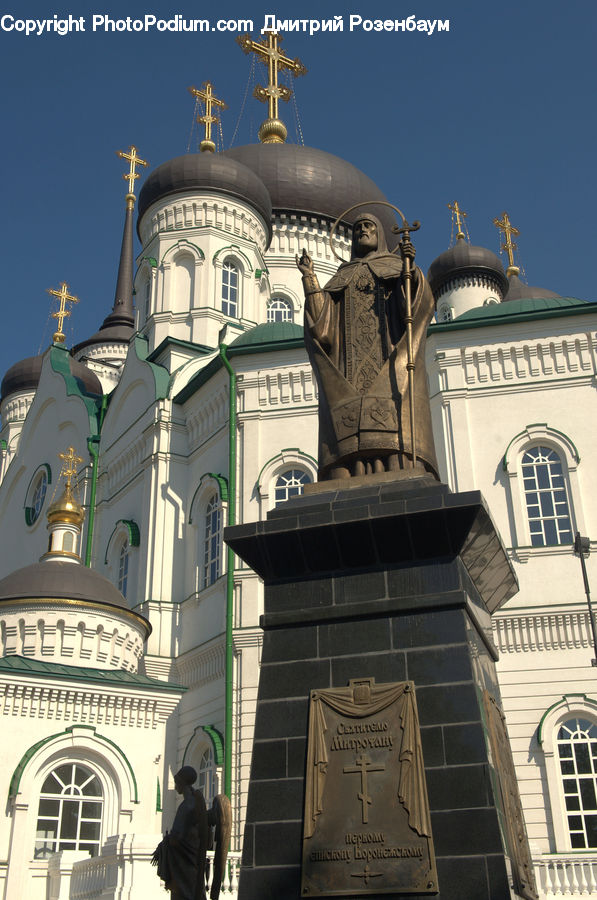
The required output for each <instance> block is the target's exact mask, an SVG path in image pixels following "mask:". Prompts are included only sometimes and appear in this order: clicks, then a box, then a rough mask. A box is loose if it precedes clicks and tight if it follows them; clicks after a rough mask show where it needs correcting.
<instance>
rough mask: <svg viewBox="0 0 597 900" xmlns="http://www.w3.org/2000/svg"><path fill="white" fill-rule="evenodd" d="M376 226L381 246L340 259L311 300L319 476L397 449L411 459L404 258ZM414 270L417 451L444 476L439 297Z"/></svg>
mask: <svg viewBox="0 0 597 900" xmlns="http://www.w3.org/2000/svg"><path fill="white" fill-rule="evenodd" d="M367 218H368V219H371V220H373V221H376V220H375V217H373V216H367ZM376 224H377V227H378V250H377V251H374V252H372V253H369V254H368V255H367V256H365V257H363V258H353V259H351V261H350V262H347V263H344V264H343V265H341V266H340V267H339V269H338V271H337V272H336V274H335V275H334V276H333V278H332V279H331V280H330V281H329V282H328V283H327V284H326V285H325V288H324V289H323V290H320V291H317V292H315V293H311V294H308V295H307V296H306V300H305V343H306V346H307V350H308V352H309V357H310V359H311V363H312V365H313V367H314V371H315V375H316V378H317V382H318V387H319V477H320V480H322V479H325V478H326V477H330V476H329V470H330V469H333V468H335V467H338V466H349V465H351V464H352V462H354V460H356V459H363V460H365V459H372V458H375V457H378V458H382V459H384V458H386V457H388V456H389V455H391V454H394V453H398V454H399V456H400V457H401V467H404V468H406V467H408V466H409V464H410V463H409V459H412V438H411V426H410V415H409V385H408V370H407V367H406V363H407V348H406V330H405V324H404V317H405V297H404V292H403V287H402V280H401V273H402V260H401V259H400V258H399V257H397V256H395V255H393V254H391V253H388V252H387V250H386V247H385V238H384V237H383V231H382V226H381V223H377V221H376ZM412 276H413V277H412V281H411V285H412V313H413V359H414V361H415V375H414V384H415V413H416V457H417V460H419V461H420V462H421V463H422V464H423V465H424V467H425V469H427V471H430V472H432V473H433V474H434V475H435V476H436V477H438V476H437V461H436V458H435V449H434V444H433V434H432V430H431V413H430V409H429V392H428V388H427V374H426V370H425V337H426V333H427V326H428V324H429V321H430V319H431V317H432V315H433V310H434V302H433V296H432V294H431V290H430V288H429V285H428V284H427V281H426V280H425V277H424V276H423V273H422V272H421V270H420V269H418V268H414V269H413V273H412ZM407 457H408V459H407Z"/></svg>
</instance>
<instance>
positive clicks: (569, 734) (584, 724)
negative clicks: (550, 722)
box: [557, 718, 597, 850]
mask: <svg viewBox="0 0 597 900" xmlns="http://www.w3.org/2000/svg"><path fill="white" fill-rule="evenodd" d="M557 747H558V756H559V762H560V772H561V777H562V784H563V788H564V799H565V802H566V816H567V821H568V830H569V832H570V844H571V846H572V849H573V850H586V849H589V848H592V847H597V725H595V724H594V723H593V722H590V721H589V720H588V719H582V718H574V719H567V720H566V721H565V722H562V724H561V726H560V728H559V731H558V736H557Z"/></svg>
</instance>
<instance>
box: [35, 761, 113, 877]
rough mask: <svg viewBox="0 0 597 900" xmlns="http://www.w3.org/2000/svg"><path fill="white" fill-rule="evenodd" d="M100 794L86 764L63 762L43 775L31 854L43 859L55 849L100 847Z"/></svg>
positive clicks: (93, 852)
mask: <svg viewBox="0 0 597 900" xmlns="http://www.w3.org/2000/svg"><path fill="white" fill-rule="evenodd" d="M103 809H104V798H103V793H102V786H101V784H100V781H99V778H98V777H97V775H95V774H94V773H93V772H92V771H91V769H88V768H87V766H82V765H80V763H65V764H63V765H60V766H57V768H55V769H54V770H53V771H52V772H50V774H49V775H48V776H47V778H46V779H45V781H44V783H43V785H42V789H41V794H40V798H39V808H38V813H37V829H36V838H35V852H34V855H35V858H36V859H47V858H48V857H49V856H50V855H51V854H52V853H56V852H57V851H58V850H83V851H84V850H87V851H88V852H89V853H91V854H92V856H95V855H96V854H97V853H98V851H99V847H100V838H101V828H102V814H103Z"/></svg>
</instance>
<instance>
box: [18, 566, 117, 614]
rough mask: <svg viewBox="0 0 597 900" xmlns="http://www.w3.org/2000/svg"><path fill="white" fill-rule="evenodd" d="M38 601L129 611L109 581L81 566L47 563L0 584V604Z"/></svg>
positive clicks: (32, 567) (33, 567)
mask: <svg viewBox="0 0 597 900" xmlns="http://www.w3.org/2000/svg"><path fill="white" fill-rule="evenodd" d="M41 599H53V600H82V601H85V602H88V603H108V604H109V605H110V606H117V607H119V608H120V609H128V604H127V602H126V600H125V598H124V597H123V596H122V594H121V593H120V591H119V590H118V588H116V587H115V586H114V585H113V584H112V582H111V581H108V579H107V578H105V577H104V576H103V575H100V574H99V572H96V571H95V570H94V569H89V568H88V567H87V566H84V565H82V564H81V563H74V562H66V561H63V560H58V559H52V560H46V561H44V562H38V563H34V564H33V565H31V566H25V567H24V568H22V569H17V570H16V572H11V573H10V575H7V576H6V578H3V579H2V580H1V581H0V605H1V604H2V603H3V602H5V601H8V600H41Z"/></svg>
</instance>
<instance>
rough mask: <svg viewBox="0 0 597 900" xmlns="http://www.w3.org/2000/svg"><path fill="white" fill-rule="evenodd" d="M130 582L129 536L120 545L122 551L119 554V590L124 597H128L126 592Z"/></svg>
mask: <svg viewBox="0 0 597 900" xmlns="http://www.w3.org/2000/svg"><path fill="white" fill-rule="evenodd" d="M128 583H129V542H128V538H125V539H124V541H123V542H122V544H121V545H120V553H119V554H118V590H119V591H120V593H121V594H122V596H123V597H126V592H127V588H128Z"/></svg>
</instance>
